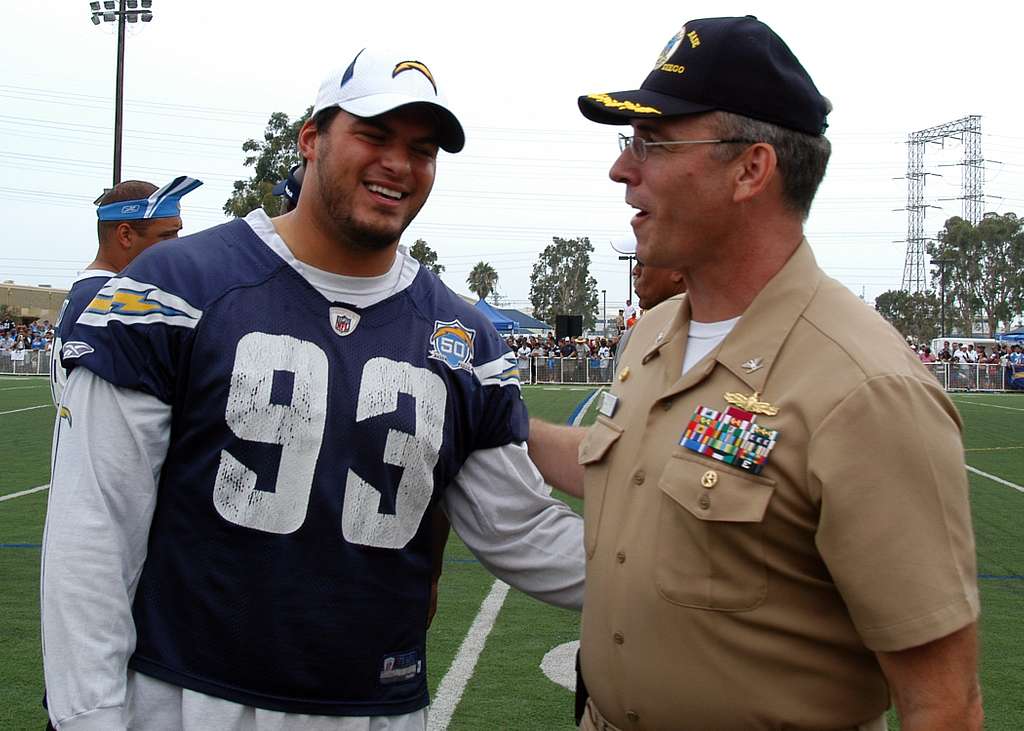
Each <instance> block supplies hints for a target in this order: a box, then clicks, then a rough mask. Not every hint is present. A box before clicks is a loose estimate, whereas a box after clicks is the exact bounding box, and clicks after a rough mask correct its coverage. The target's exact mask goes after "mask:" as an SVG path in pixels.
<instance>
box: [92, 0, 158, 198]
mask: <svg viewBox="0 0 1024 731" xmlns="http://www.w3.org/2000/svg"><path fill="white" fill-rule="evenodd" d="M101 2H102V6H103V9H102V10H101V9H100V3H101ZM140 5H141V6H142V9H141V10H140V9H139V6H140ZM152 7H153V0H89V8H90V10H92V17H91V20H92V24H93V25H99V24H100V22H104V23H117V71H116V74H115V81H114V175H113V177H114V183H113V185H117V184H118V183H120V182H121V134H122V131H123V126H124V125H123V123H122V122H123V117H124V114H123V112H124V45H125V36H126V35H127V32H126V30H127V29H126V27H125V26H127V25H128V24H129V23H138V22H139V21H140V20H141V21H142V22H143V23H149V22H151V21H152V20H153V13H152V10H151V8H152Z"/></svg>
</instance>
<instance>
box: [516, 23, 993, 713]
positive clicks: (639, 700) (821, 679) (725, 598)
mask: <svg viewBox="0 0 1024 731" xmlns="http://www.w3.org/2000/svg"><path fill="white" fill-rule="evenodd" d="M580 108H581V110H582V112H583V114H584V115H585V116H587V117H588V118H589V119H591V120H594V121H596V122H600V123H606V124H630V125H631V126H632V129H627V130H626V131H627V132H629V133H630V134H629V135H627V136H624V137H622V139H621V149H622V153H621V154H620V155H619V157H618V159H617V160H616V161H615V163H614V165H613V166H612V169H611V177H612V179H614V180H616V181H618V182H621V183H624V184H625V186H626V201H627V203H629V204H630V205H632V206H633V207H634V208H636V209H638V212H637V214H636V216H635V217H634V218H633V221H632V224H633V228H634V231H635V233H636V236H637V240H638V247H637V255H638V257H639V259H640V260H641V261H643V262H644V263H645V264H649V265H652V266H660V267H669V268H682V269H683V270H684V272H685V284H686V287H687V294H685V295H681V296H678V297H674V298H672V299H670V300H668V301H666V302H665V303H663V304H662V305H660V306H659V307H656V308H655V309H653V310H652V311H650V312H649V313H647V315H646V316H645V317H644V318H643V319H642V320H641V321H640V322H639V324H638V325H637V326H636V332H635V333H634V334H633V335H632V336H631V340H630V345H629V348H628V350H627V351H626V353H625V354H624V357H623V361H622V364H621V368H620V371H619V373H618V375H617V378H616V381H615V383H614V385H613V387H612V389H611V393H610V395H609V396H607V397H606V398H605V399H604V401H603V403H602V405H601V416H599V417H598V421H597V423H596V424H595V425H594V426H593V427H592V428H591V429H589V430H572V429H569V428H566V427H555V426H553V425H548V424H544V423H542V422H534V423H533V424H532V426H531V434H530V452H531V455H532V456H533V457H534V459H535V461H536V462H537V464H538V466H539V467H540V468H541V471H542V472H543V473H544V475H545V477H546V478H547V479H548V481H549V482H551V483H552V484H554V485H556V486H558V487H561V488H562V489H565V490H567V491H569V492H575V493H585V501H584V511H585V526H586V527H585V543H586V554H587V580H586V596H585V601H584V610H583V630H582V638H581V659H582V666H583V676H584V678H585V680H586V684H587V686H588V688H589V690H590V694H591V697H590V701H589V703H588V707H587V712H586V714H585V715H584V719H583V723H582V726H581V727H582V728H584V729H595V728H596V729H716V730H718V731H722V730H726V729H815V730H821V729H871V730H874V729H883V728H885V716H884V714H885V712H886V709H887V708H888V707H889V705H890V702H891V701H892V702H894V703H895V705H896V708H897V710H898V712H899V714H900V717H901V722H902V728H903V729H904V730H906V731H913V730H915V729H928V730H929V731H933V730H934V729H971V728H980V726H981V716H982V711H981V700H980V691H979V688H978V683H977V676H976V665H977V640H976V633H975V622H976V620H977V617H978V611H979V608H978V592H977V584H976V576H975V558H974V541H973V534H972V529H971V522H970V511H969V506H968V499H967V481H966V475H965V471H964V462H963V447H962V443H961V436H960V426H961V425H960V421H959V419H958V416H957V412H956V410H955V409H954V407H953V406H952V404H951V403H950V402H949V400H948V399H947V398H946V397H945V395H944V394H943V392H942V390H941V389H940V388H939V386H938V385H937V383H936V382H935V380H934V379H933V378H932V377H931V376H930V375H929V374H928V373H927V372H926V371H925V370H924V369H923V368H922V367H921V365H920V363H919V362H917V360H916V359H915V358H914V357H913V355H912V354H911V352H910V351H909V349H908V348H907V347H906V344H905V343H904V342H903V340H902V338H901V337H900V336H899V335H898V334H897V333H896V332H895V331H894V330H892V329H891V328H890V327H889V326H888V325H887V324H886V323H885V322H883V320H882V319H881V318H880V317H878V315H876V314H875V312H874V311H873V310H871V309H870V308H869V307H867V306H865V305H864V304H863V303H861V302H860V301H859V300H858V299H857V298H856V297H854V296H853V295H852V294H851V293H850V292H849V291H847V290H846V289H845V288H844V287H843V286H842V285H840V284H839V283H837V282H835V281H834V280H832V279H830V278H829V277H827V276H826V275H825V274H824V273H823V272H822V271H821V270H820V269H819V268H818V266H817V264H816V263H815V259H814V254H813V253H812V249H811V246H810V245H809V244H808V243H807V241H806V240H804V238H803V221H804V220H805V219H806V217H807V214H808V212H809V210H810V205H811V201H812V199H813V197H814V193H815V191H816V189H817V186H818V184H819V182H820V181H821V179H822V177H823V175H824V172H825V166H826V164H827V161H828V157H829V152H830V147H829V143H828V141H827V140H826V139H825V137H824V136H823V132H824V130H825V126H826V115H827V113H828V111H829V109H830V105H829V103H828V101H827V100H826V99H825V98H824V97H823V96H822V95H821V94H820V93H819V92H818V90H817V89H816V87H815V86H814V83H813V82H812V80H811V78H810V76H809V75H808V74H807V72H806V71H805V70H804V69H803V67H802V66H801V65H800V63H799V61H798V60H797V59H796V57H795V56H794V55H793V53H792V52H791V51H790V49H789V48H788V47H787V46H786V44H785V43H784V42H783V41H782V40H781V39H780V38H779V37H778V36H777V35H776V34H775V33H774V32H773V31H772V30H771V29H770V28H769V27H768V26H766V25H765V24H763V23H761V22H759V21H758V20H756V19H754V18H750V17H748V18H713V19H705V20H695V21H691V22H689V23H687V24H686V25H685V26H684V27H683V29H682V30H680V31H679V33H677V34H676V35H675V36H674V37H673V39H672V40H671V41H670V42H669V44H668V45H667V46H666V48H665V49H664V50H663V52H662V54H661V56H660V57H659V58H658V61H657V64H656V66H655V69H654V70H653V71H652V72H651V73H650V75H649V76H648V77H647V79H646V81H645V82H644V83H643V85H642V87H641V88H640V89H639V90H635V91H627V92H613V93H607V94H592V95H589V96H586V97H581V99H580ZM577 457H578V460H577V459H576V458H577Z"/></svg>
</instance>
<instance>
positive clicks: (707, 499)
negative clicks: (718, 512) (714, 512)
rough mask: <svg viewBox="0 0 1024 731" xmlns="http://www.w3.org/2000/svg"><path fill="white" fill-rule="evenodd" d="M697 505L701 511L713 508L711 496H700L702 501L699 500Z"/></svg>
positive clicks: (705, 494)
mask: <svg viewBox="0 0 1024 731" xmlns="http://www.w3.org/2000/svg"><path fill="white" fill-rule="evenodd" d="M697 504H698V505H699V506H700V507H701V509H703V510H707V509H708V508H710V507H711V496H710V495H708V494H707V493H706V492H705V493H704V494H703V495H701V496H700V499H699V500H697Z"/></svg>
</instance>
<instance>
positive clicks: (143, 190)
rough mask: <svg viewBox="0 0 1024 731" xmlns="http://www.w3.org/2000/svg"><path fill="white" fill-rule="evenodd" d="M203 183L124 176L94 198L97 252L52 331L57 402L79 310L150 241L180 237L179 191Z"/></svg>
mask: <svg viewBox="0 0 1024 731" xmlns="http://www.w3.org/2000/svg"><path fill="white" fill-rule="evenodd" d="M200 185H202V183H201V182H200V181H198V180H195V179H194V178H188V177H184V176H182V177H178V178H175V179H174V180H172V181H171V182H170V183H168V184H167V185H165V186H164V187H163V188H160V189H159V190H157V187H156V186H155V185H153V184H152V183H147V182H145V181H143V180H124V181H122V182H120V183H118V184H117V185H115V186H114V187H113V188H111V189H110V190H108V191H107V192H106V193H104V194H103V195H101V196H100V197H99V198H98V199H97V200H96V205H97V206H99V208H98V209H97V211H96V214H97V218H98V219H99V220H98V221H97V223H96V234H97V237H98V238H99V250H98V251H97V252H96V258H95V259H93V260H92V263H90V264H89V266H87V267H86V268H85V270H84V271H83V272H82V273H81V274H79V275H78V277H77V278H76V279H75V281H74V283H73V284H72V285H71V291H70V292H68V296H67V299H65V300H64V304H63V305H61V309H60V315H58V317H57V323H56V337H55V338H54V344H53V352H52V355H51V356H50V395H51V396H52V398H53V404H54V406H56V405H57V404H58V403H60V396H61V393H62V392H63V391H64V384H65V383H67V379H68V376H67V372H66V371H65V370H64V367H63V366H62V365H61V362H60V351H61V348H62V346H63V343H64V342H65V341H66V340H67V336H68V334H69V333H70V332H71V328H72V326H74V324H75V321H76V320H78V317H79V315H81V314H82V312H83V311H84V310H85V308H86V307H87V306H88V305H89V303H90V302H92V300H93V298H94V297H95V296H96V293H97V292H99V291H100V289H101V288H102V287H103V285H104V284H106V283H107V280H109V279H110V278H111V277H113V276H114V275H115V274H116V273H117V272H119V271H121V270H122V269H124V268H125V267H126V266H128V264H130V263H131V261H132V260H133V259H134V258H135V257H137V256H138V255H139V254H141V253H142V252H143V251H145V250H146V249H148V248H149V247H150V246H152V245H153V244H156V243H159V242H160V241H166V240H168V239H174V238H177V237H178V232H179V231H180V230H181V203H180V202H181V197H182V196H184V195H185V194H186V193H189V192H191V191H193V190H195V189H196V188H198V187H199V186H200Z"/></svg>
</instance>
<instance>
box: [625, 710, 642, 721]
mask: <svg viewBox="0 0 1024 731" xmlns="http://www.w3.org/2000/svg"><path fill="white" fill-rule="evenodd" d="M626 720H627V721H629V722H630V723H636V722H637V721H639V720H640V714H639V713H637V712H636V711H626Z"/></svg>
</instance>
